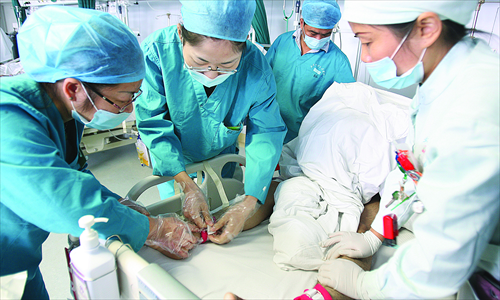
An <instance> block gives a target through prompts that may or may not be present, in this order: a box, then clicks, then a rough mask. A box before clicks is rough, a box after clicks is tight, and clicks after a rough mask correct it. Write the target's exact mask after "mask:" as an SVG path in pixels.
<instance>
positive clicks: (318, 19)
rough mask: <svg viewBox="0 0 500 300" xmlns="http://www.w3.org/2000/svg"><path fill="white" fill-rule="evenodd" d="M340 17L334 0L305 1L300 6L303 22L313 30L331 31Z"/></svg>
mask: <svg viewBox="0 0 500 300" xmlns="http://www.w3.org/2000/svg"><path fill="white" fill-rule="evenodd" d="M340 16H341V14H340V8H339V5H338V4H337V1H335V0H306V1H304V4H303V5H302V18H303V19H304V22H305V23H306V24H307V25H309V26H312V27H315V28H319V29H332V28H333V27H335V24H337V23H338V21H339V20H340Z"/></svg>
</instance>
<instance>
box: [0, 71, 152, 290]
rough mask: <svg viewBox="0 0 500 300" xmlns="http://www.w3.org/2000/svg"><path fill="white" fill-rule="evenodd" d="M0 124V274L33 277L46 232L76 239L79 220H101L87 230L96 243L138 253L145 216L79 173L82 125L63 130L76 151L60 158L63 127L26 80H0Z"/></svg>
mask: <svg viewBox="0 0 500 300" xmlns="http://www.w3.org/2000/svg"><path fill="white" fill-rule="evenodd" d="M0 120H1V121H2V122H1V126H0V136H1V138H2V142H1V143H0V153H1V156H0V176H1V192H0V195H1V197H2V198H1V203H0V213H1V217H0V228H1V230H0V235H1V241H0V253H1V259H0V266H1V267H0V275H2V276H3V275H7V274H13V273H17V272H21V271H24V270H28V280H31V279H33V276H35V275H36V272H37V270H38V265H39V264H40V262H41V260H42V243H43V242H44V241H45V240H46V239H47V237H48V235H49V233H50V232H55V233H70V234H72V235H74V236H79V235H80V234H81V233H82V231H83V229H81V228H79V226H78V220H79V218H80V217H82V216H84V215H94V216H95V217H106V218H109V221H108V223H104V224H103V223H96V224H95V225H94V226H93V228H94V229H95V230H97V231H98V232H99V236H100V238H102V239H105V238H107V237H108V236H110V235H113V234H117V235H120V237H121V238H122V240H123V241H124V242H125V243H130V245H131V246H132V247H133V248H134V250H136V251H138V250H139V249H140V248H141V247H142V245H143V244H144V242H145V241H146V237H147V235H148V233H149V222H148V219H147V217H146V216H144V215H141V214H140V213H138V212H136V211H134V210H132V209H130V208H127V207H126V206H124V205H122V204H120V203H119V202H118V201H117V199H119V198H120V196H118V195H116V194H114V193H112V192H111V191H109V190H108V189H107V188H105V187H104V186H102V185H101V184H100V183H99V181H97V179H96V178H95V177H94V176H93V175H92V174H91V173H90V171H88V170H86V167H87V164H86V160H85V157H84V156H83V154H82V153H81V151H79V144H80V139H81V136H82V132H83V128H84V126H83V124H81V123H78V122H76V121H74V120H72V121H69V122H67V124H66V125H67V126H66V128H67V130H68V131H71V130H74V131H73V132H68V133H67V135H68V136H73V142H74V144H73V145H72V146H73V147H74V149H77V151H75V152H74V153H75V156H74V157H67V155H66V150H67V148H68V146H69V145H68V144H67V140H66V134H65V124H64V122H63V119H62V117H61V114H60V113H59V111H58V110H57V108H56V106H55V105H54V103H53V102H52V100H51V99H50V98H49V96H48V95H47V93H46V92H45V91H44V89H43V88H42V87H41V86H40V84H38V83H37V82H35V81H33V80H31V79H30V78H29V77H28V76H27V75H19V76H16V77H4V78H2V85H1V87H0ZM68 125H70V126H68ZM77 152H78V154H77ZM117 176H122V175H120V174H117ZM61 251H64V250H63V249H61ZM61 276H64V274H61ZM39 296H40V297H43V296H41V295H39Z"/></svg>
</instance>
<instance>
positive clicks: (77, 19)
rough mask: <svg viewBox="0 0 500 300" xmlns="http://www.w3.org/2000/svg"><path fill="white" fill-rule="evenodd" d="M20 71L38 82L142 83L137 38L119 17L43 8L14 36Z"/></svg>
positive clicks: (139, 50) (95, 12)
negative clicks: (73, 80)
mask: <svg viewBox="0 0 500 300" xmlns="http://www.w3.org/2000/svg"><path fill="white" fill-rule="evenodd" d="M17 42H18V47H19V56H20V58H21V64H22V65H23V68H24V71H25V72H26V73H27V74H28V75H29V76H30V77H31V78H33V79H34V80H36V81H38V82H52V83H54V82H56V81H58V80H60V79H64V78H76V79H79V80H80V81H83V82H91V83H101V84H118V83H126V82H135V81H139V80H141V79H143V78H144V76H145V72H146V69H145V64H144V56H143V54H142V51H141V48H140V46H139V43H138V41H137V38H136V37H135V36H134V34H133V33H132V32H131V31H130V29H129V28H128V27H127V26H126V25H125V24H124V23H123V22H122V21H120V20H119V19H118V18H116V17H114V16H112V15H110V14H108V13H104V12H100V11H96V10H93V9H83V8H76V7H66V6H47V7H44V8H41V9H39V10H37V11H35V13H34V14H33V15H31V16H29V17H28V19H26V21H25V22H24V24H23V26H22V27H21V29H20V30H19V34H18V36H17Z"/></svg>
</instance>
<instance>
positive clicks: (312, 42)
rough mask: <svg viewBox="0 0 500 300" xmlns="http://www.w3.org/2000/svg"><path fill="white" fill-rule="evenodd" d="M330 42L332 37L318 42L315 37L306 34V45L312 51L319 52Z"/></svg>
mask: <svg viewBox="0 0 500 300" xmlns="http://www.w3.org/2000/svg"><path fill="white" fill-rule="evenodd" d="M328 41H330V37H326V38H322V39H320V40H317V39H315V38H313V37H310V36H308V35H307V34H306V33H305V32H304V42H305V43H306V45H307V47H309V48H310V49H312V50H319V49H321V48H323V47H324V46H325V45H326V43H328Z"/></svg>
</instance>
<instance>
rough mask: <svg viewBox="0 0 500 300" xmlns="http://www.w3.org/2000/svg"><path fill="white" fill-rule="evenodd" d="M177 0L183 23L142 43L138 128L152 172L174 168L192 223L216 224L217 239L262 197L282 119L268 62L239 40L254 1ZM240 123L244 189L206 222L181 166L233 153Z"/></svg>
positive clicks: (237, 227)
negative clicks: (143, 69) (239, 198)
mask: <svg viewBox="0 0 500 300" xmlns="http://www.w3.org/2000/svg"><path fill="white" fill-rule="evenodd" d="M181 3H182V8H181V13H182V19H183V24H178V25H177V26H171V27H167V28H163V29H160V30H158V31H156V32H154V33H153V34H151V35H150V36H148V37H147V38H146V39H145V40H144V41H143V43H142V45H141V47H142V49H143V51H144V54H145V60H146V77H145V79H144V82H143V84H142V87H141V88H142V90H143V94H142V95H141V97H139V98H138V100H137V101H136V116H137V121H138V129H139V132H140V135H141V138H142V139H143V141H144V143H145V144H146V146H147V147H148V148H149V150H150V152H151V154H152V158H153V160H154V163H153V166H154V170H153V174H155V175H163V176H174V178H175V180H176V181H177V182H178V183H179V184H180V186H181V187H182V188H183V191H184V194H185V200H184V203H183V213H184V215H185V216H186V217H187V218H188V219H189V220H191V221H193V222H194V223H195V224H196V225H197V226H198V227H199V228H206V227H207V226H211V225H213V228H212V229H213V230H214V231H217V230H220V233H219V234H214V235H209V238H210V240H211V241H212V242H215V243H219V244H222V243H227V242H229V241H230V240H232V239H233V238H234V237H235V236H236V235H238V234H239V233H240V232H241V230H242V229H243V226H244V225H245V222H246V220H247V219H248V218H249V217H250V216H251V215H252V214H254V212H255V211H256V209H257V207H258V205H259V204H264V202H265V198H266V194H267V191H268V187H269V184H270V182H271V179H272V175H273V172H274V170H275V167H276V165H277V163H278V159H279V156H280V153H281V148H282V145H283V138H284V136H285V134H286V127H285V124H284V122H283V120H282V119H281V116H280V112H279V108H278V103H277V102H276V100H275V98H276V84H275V81H274V76H273V73H272V70H271V68H270V67H269V64H268V63H267V61H266V60H265V57H264V56H263V55H262V53H261V52H260V51H259V49H258V48H257V47H255V46H254V45H253V44H252V43H251V42H250V41H247V40H246V38H247V35H248V32H249V30H250V25H251V21H252V18H253V15H254V11H255V1H253V0H249V1H247V0H245V1H181ZM243 125H246V145H245V156H246V161H247V162H246V169H245V194H246V196H245V198H244V200H243V201H242V202H240V203H238V204H235V205H233V206H232V207H230V208H229V210H228V211H227V212H226V213H225V214H224V215H223V216H222V217H221V218H220V219H219V220H218V222H217V223H216V224H213V221H212V219H211V216H210V213H209V211H208V206H207V202H206V197H205V195H204V194H203V192H202V191H201V190H200V189H199V187H198V186H197V185H196V184H195V183H194V182H193V180H192V179H191V178H190V177H189V174H187V173H186V170H185V166H186V165H187V164H190V163H193V162H199V161H203V160H206V159H210V158H213V157H215V156H217V155H220V154H223V153H236V150H237V149H236V143H237V138H238V135H239V134H240V133H241V132H242V129H243ZM227 173H228V174H226V176H232V171H230V172H227ZM223 175H224V174H223Z"/></svg>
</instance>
